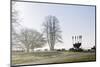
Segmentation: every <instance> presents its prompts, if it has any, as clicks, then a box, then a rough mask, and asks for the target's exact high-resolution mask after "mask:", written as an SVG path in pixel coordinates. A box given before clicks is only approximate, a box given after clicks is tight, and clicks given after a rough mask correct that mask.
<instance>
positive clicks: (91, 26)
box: [15, 2, 95, 49]
mask: <svg viewBox="0 0 100 67" xmlns="http://www.w3.org/2000/svg"><path fill="white" fill-rule="evenodd" d="M15 8H16V10H18V11H19V18H20V19H22V20H21V22H20V24H21V25H22V26H23V27H27V28H31V29H36V30H37V31H39V32H41V30H42V24H43V22H44V21H45V17H46V16H48V15H53V16H56V17H57V18H58V20H59V25H60V28H61V31H62V33H61V35H62V38H63V43H57V44H56V45H55V48H66V49H69V48H71V47H73V45H72V36H74V35H82V37H83V38H82V46H81V47H82V48H84V49H87V48H91V47H92V46H93V45H95V7H94V6H76V5H61V4H46V3H29V2H17V3H16V7H15ZM44 48H48V45H46V46H45V47H44Z"/></svg>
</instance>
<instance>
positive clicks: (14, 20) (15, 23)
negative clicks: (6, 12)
mask: <svg viewBox="0 0 100 67" xmlns="http://www.w3.org/2000/svg"><path fill="white" fill-rule="evenodd" d="M11 11H12V12H11V16H12V17H11V19H12V20H11V22H12V23H11V25H12V26H11V30H12V31H11V34H12V36H11V37H12V45H15V44H16V43H17V32H16V28H17V26H18V25H19V21H18V11H17V10H16V2H15V1H12V10H11Z"/></svg>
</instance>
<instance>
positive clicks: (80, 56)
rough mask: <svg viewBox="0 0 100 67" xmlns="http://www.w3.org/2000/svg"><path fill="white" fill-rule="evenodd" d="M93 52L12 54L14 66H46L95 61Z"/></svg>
mask: <svg viewBox="0 0 100 67" xmlns="http://www.w3.org/2000/svg"><path fill="white" fill-rule="evenodd" d="M95 60H96V57H95V53H93V52H68V51H66V52H65V51H64V52H33V53H12V64H13V65H20V64H45V63H63V62H82V61H95Z"/></svg>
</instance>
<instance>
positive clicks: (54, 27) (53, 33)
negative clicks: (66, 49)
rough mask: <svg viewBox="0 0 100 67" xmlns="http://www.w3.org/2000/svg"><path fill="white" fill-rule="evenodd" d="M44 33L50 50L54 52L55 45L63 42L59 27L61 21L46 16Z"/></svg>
mask: <svg viewBox="0 0 100 67" xmlns="http://www.w3.org/2000/svg"><path fill="white" fill-rule="evenodd" d="M43 26H44V33H45V35H46V39H47V42H48V44H49V47H50V50H51V51H53V50H54V46H55V43H57V42H62V41H61V39H62V37H61V35H60V33H61V31H60V27H59V21H58V19H57V18H56V17H55V16H50V15H49V16H46V18H45V22H44V23H43Z"/></svg>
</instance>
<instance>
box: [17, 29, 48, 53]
mask: <svg viewBox="0 0 100 67" xmlns="http://www.w3.org/2000/svg"><path fill="white" fill-rule="evenodd" d="M18 40H19V42H20V43H21V44H23V45H24V46H25V49H26V52H29V50H30V49H33V50H34V48H39V47H43V46H44V44H45V42H46V41H45V39H44V38H43V35H42V34H40V33H39V32H37V31H36V30H32V29H27V28H25V29H21V32H20V33H19V35H18Z"/></svg>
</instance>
